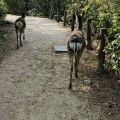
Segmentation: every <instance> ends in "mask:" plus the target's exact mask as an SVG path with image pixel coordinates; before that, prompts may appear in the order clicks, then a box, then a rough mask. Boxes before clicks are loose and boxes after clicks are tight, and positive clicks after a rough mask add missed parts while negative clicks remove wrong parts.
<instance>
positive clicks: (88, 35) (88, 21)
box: [86, 18, 92, 50]
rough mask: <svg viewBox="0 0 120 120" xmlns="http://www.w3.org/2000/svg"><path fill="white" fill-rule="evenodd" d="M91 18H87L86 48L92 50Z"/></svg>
mask: <svg viewBox="0 0 120 120" xmlns="http://www.w3.org/2000/svg"><path fill="white" fill-rule="evenodd" d="M91 21H92V19H91V18H88V19H87V46H86V48H87V49H89V50H92V46H91V25H90V24H91Z"/></svg>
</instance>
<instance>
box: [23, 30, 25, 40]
mask: <svg viewBox="0 0 120 120" xmlns="http://www.w3.org/2000/svg"><path fill="white" fill-rule="evenodd" d="M23 40H25V31H23Z"/></svg>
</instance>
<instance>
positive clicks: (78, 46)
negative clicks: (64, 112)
mask: <svg viewBox="0 0 120 120" xmlns="http://www.w3.org/2000/svg"><path fill="white" fill-rule="evenodd" d="M81 20H82V15H81V14H78V10H77V11H76V24H77V27H76V29H75V30H74V31H73V32H72V33H70V34H69V36H68V38H67V50H68V56H69V62H70V83H69V89H72V74H73V68H74V69H75V77H76V78H78V67H79V66H78V65H79V60H80V58H81V55H82V53H83V50H84V48H85V46H86V42H85V37H84V32H83V31H82V25H81Z"/></svg>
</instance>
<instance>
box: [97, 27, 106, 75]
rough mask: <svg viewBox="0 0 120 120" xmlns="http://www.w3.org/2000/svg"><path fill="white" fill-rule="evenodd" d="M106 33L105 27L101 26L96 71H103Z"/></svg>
mask: <svg viewBox="0 0 120 120" xmlns="http://www.w3.org/2000/svg"><path fill="white" fill-rule="evenodd" d="M106 34H107V28H101V29H100V35H101V41H100V48H99V52H98V68H97V73H100V74H102V73H104V63H105V52H104V51H103V50H104V47H105V35H106Z"/></svg>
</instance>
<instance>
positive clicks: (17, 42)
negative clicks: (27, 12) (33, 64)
mask: <svg viewBox="0 0 120 120" xmlns="http://www.w3.org/2000/svg"><path fill="white" fill-rule="evenodd" d="M16 39H17V49H19V45H18V29H17V28H16Z"/></svg>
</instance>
